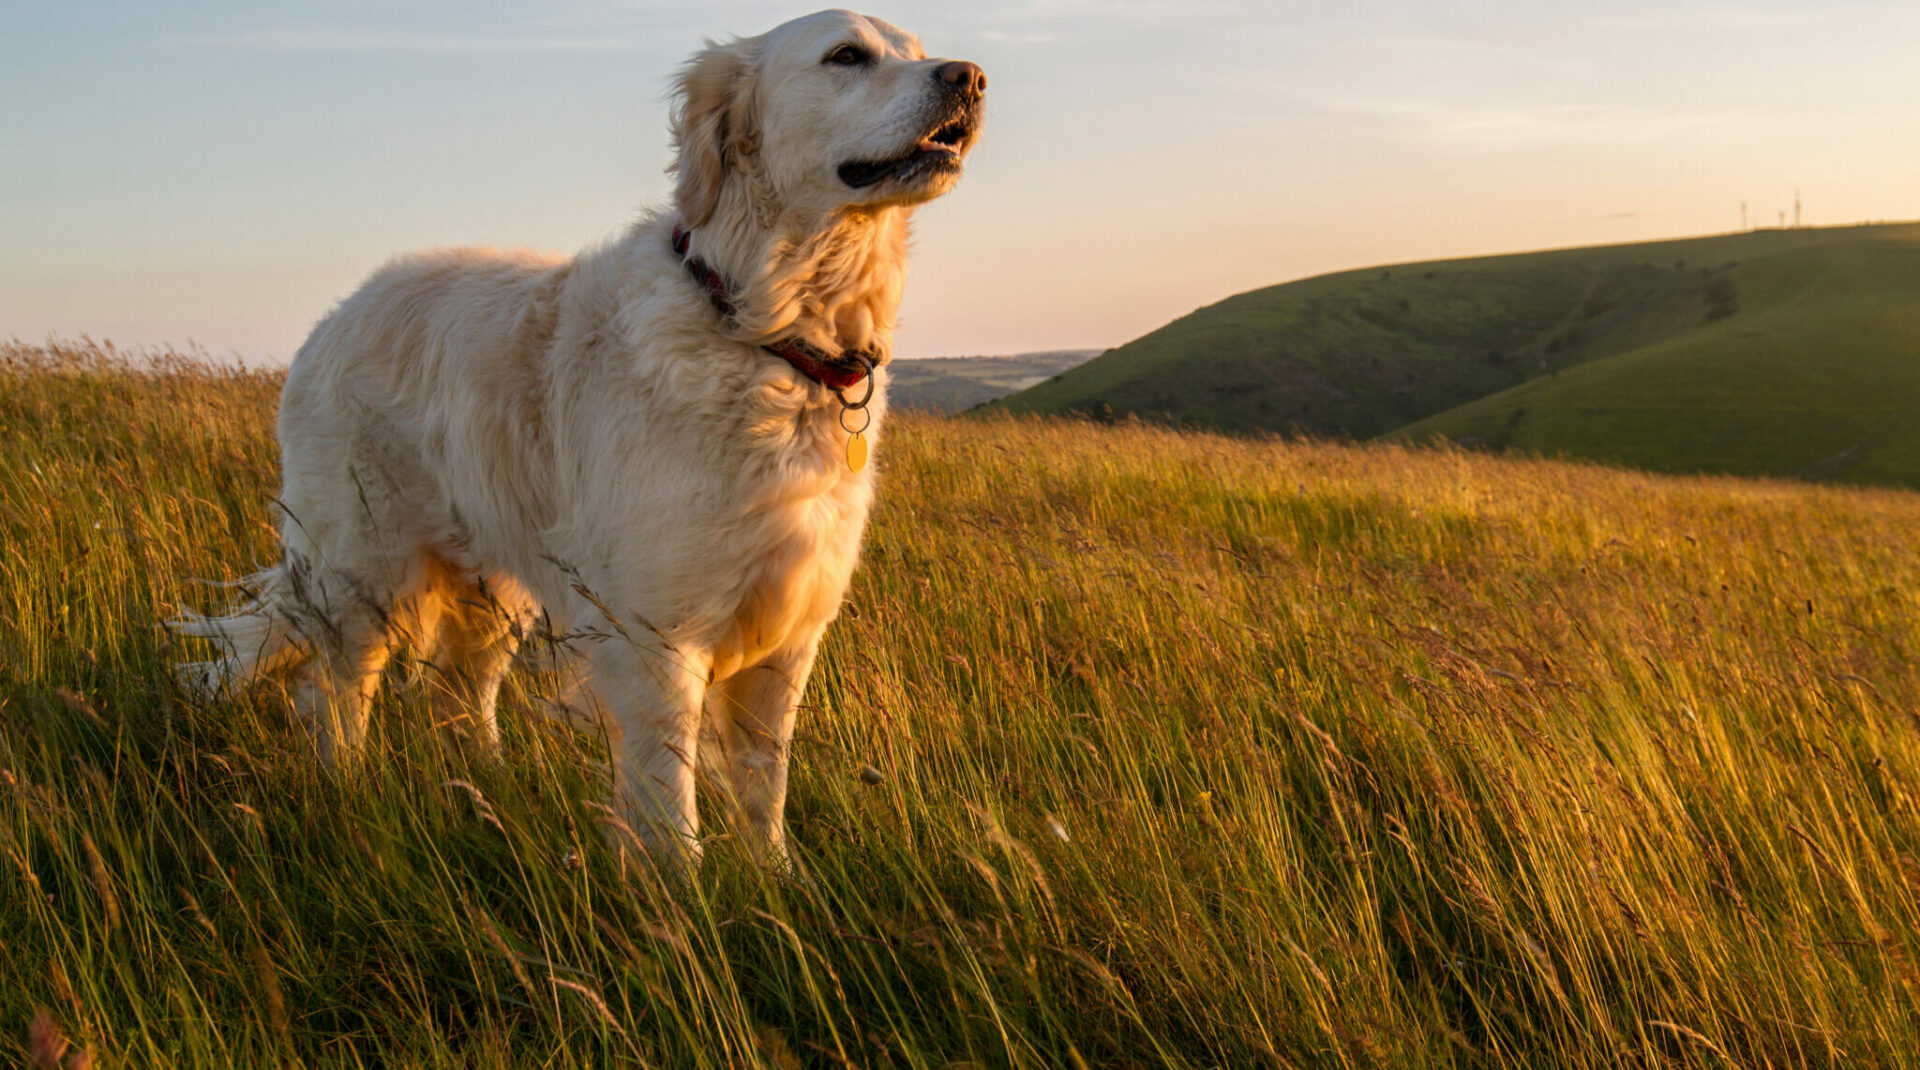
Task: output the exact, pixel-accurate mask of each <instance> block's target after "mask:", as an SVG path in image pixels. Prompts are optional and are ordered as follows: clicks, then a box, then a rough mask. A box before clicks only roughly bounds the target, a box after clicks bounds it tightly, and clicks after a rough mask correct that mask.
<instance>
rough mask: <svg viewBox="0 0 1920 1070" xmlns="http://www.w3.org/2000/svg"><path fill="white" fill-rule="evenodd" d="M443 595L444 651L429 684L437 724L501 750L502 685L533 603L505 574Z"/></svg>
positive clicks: (441, 639) (440, 648)
mask: <svg viewBox="0 0 1920 1070" xmlns="http://www.w3.org/2000/svg"><path fill="white" fill-rule="evenodd" d="M440 597H441V605H440V617H439V626H438V629H437V646H438V649H437V651H436V652H435V654H434V659H433V669H432V674H431V678H430V680H429V682H428V687H429V689H430V691H431V693H432V705H433V720H434V724H435V726H436V727H438V728H439V729H441V730H442V731H443V732H448V733H451V734H452V735H453V736H455V737H456V738H460V739H469V740H472V741H473V742H474V743H475V744H476V746H477V747H478V749H479V750H481V751H482V752H484V753H489V754H497V753H498V752H499V749H500V725H499V719H498V717H497V715H496V712H495V706H496V705H497V703H498V701H499V697H500V684H501V681H503V680H505V679H506V675H507V670H508V669H509V668H511V667H512V665H513V655H514V651H516V650H517V649H519V646H520V640H521V638H522V636H523V635H524V634H525V630H526V628H527V627H528V625H529V624H530V623H531V621H532V618H533V602H532V600H531V599H530V598H528V597H527V596H526V595H525V594H524V592H523V591H521V589H520V588H519V586H518V585H517V584H515V583H513V581H511V580H509V579H506V578H505V577H496V578H495V579H494V580H493V581H492V582H481V583H474V584H464V585H461V586H458V587H453V588H450V589H447V590H445V591H444V592H442V594H441V596H440Z"/></svg>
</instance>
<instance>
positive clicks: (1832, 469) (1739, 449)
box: [1394, 226, 1920, 486]
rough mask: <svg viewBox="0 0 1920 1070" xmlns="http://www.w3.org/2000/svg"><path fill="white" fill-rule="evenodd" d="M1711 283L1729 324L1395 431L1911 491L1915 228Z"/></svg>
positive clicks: (1741, 266) (1919, 371)
mask: <svg viewBox="0 0 1920 1070" xmlns="http://www.w3.org/2000/svg"><path fill="white" fill-rule="evenodd" d="M1815 233H1818V234H1821V235H1824V236H1827V237H1828V238H1829V240H1828V241H1825V242H1822V243H1820V244H1817V245H1809V246H1804V247H1801V248H1798V249H1792V250H1786V251H1781V252H1778V253H1775V254H1773V255H1760V256H1751V257H1749V258H1747V259H1744V260H1742V261H1741V262H1740V263H1738V264H1736V265H1734V266H1733V267H1732V268H1731V269H1730V270H1728V271H1727V272H1726V273H1725V276H1724V278H1725V282H1724V283H1723V284H1721V285H1722V287H1723V293H1724V294H1725V297H1726V299H1727V300H1728V301H1730V302H1731V303H1732V304H1733V309H1732V314H1730V315H1726V316H1723V317H1721V318H1719V319H1717V320H1713V321H1711V322H1707V323H1704V324H1702V325H1701V326H1699V327H1697V328H1696V329H1694V330H1690V331H1687V332H1685V333H1683V334H1680V335H1676V336H1674V337H1670V338H1665V339H1660V340H1657V341H1654V342H1652V343H1650V344H1645V345H1641V346H1637V347H1635V348H1633V349H1631V350H1628V351H1625V352H1622V353H1619V354H1617V355H1614V356H1611V357H1609V358H1607V359H1605V360H1596V361H1593V362H1591V363H1589V364H1586V365H1583V366H1581V367H1578V368H1573V369H1570V370H1568V371H1565V372H1563V373H1561V374H1558V375H1554V376H1549V377H1546V378H1542V379H1536V380H1533V381H1531V382H1528V383H1525V384H1523V385H1520V386H1517V387H1514V388H1512V389H1509V390H1505V391H1502V392H1500V393H1498V394H1494V395H1493V396H1491V397H1487V398H1482V399H1479V400H1477V401H1473V402H1469V403H1467V404H1465V405H1462V406H1460V407H1458V408H1455V409H1452V410H1449V411H1447V412H1444V413H1441V414H1439V415H1436V416H1433V417H1431V418H1429V419H1426V420H1423V421H1420V422H1418V423H1415V424H1413V425H1412V426H1410V427H1407V428H1404V429H1402V430H1401V431H1399V432H1397V433H1396V434H1395V436H1394V437H1396V438H1403V439H1408V440H1414V441H1418V440H1422V439H1427V438H1431V437H1435V436H1444V437H1446V438H1450V439H1454V440H1456V441H1459V442H1463V443H1468V444H1474V445H1479V446H1484V447H1491V448H1496V449H1515V450H1523V451H1528V452H1535V453H1543V454H1565V455H1568V456H1575V457H1585V458H1593V459H1597V460H1604V461H1610V462H1614V463H1618V464H1625V465H1631V466H1634V467H1637V468H1649V469H1655V470H1661V471H1713V472H1732V473H1738V474H1744V475H1782V476H1795V477H1799V478H1806V479H1826V480H1837V481H1842V482H1857V483H1883V484H1900V485H1907V486H1915V485H1920V226H1902V227H1871V228H1858V229H1853V230H1840V231H1819V232H1815Z"/></svg>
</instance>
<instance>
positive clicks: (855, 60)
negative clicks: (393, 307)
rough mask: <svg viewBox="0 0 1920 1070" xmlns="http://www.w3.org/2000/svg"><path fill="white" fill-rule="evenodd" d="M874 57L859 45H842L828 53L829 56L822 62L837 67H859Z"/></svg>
mask: <svg viewBox="0 0 1920 1070" xmlns="http://www.w3.org/2000/svg"><path fill="white" fill-rule="evenodd" d="M872 58H873V57H872V56H871V55H869V54H868V53H867V50H866V49H864V48H861V47H860V46H859V45H841V46H840V47H839V48H836V49H834V50H833V51H831V52H829V53H827V58H826V59H823V60H821V61H820V62H822V63H828V64H832V65H833V66H835V67H858V66H860V65H861V64H863V63H865V62H867V61H868V60H870V59H872Z"/></svg>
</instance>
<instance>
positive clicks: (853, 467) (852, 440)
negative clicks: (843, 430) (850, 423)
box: [847, 431, 867, 472]
mask: <svg viewBox="0 0 1920 1070" xmlns="http://www.w3.org/2000/svg"><path fill="white" fill-rule="evenodd" d="M866 466H867V436H866V435H865V434H863V433H861V432H859V431H855V432H854V433H853V434H851V435H848V436H847V469H848V470H849V471H853V472H858V471H859V470H860V469H862V468H865V467H866Z"/></svg>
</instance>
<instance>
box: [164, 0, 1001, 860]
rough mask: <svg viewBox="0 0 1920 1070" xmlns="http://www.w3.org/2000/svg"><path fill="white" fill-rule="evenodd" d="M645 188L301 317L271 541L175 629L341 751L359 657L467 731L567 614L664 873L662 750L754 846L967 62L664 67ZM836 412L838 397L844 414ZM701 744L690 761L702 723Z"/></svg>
mask: <svg viewBox="0 0 1920 1070" xmlns="http://www.w3.org/2000/svg"><path fill="white" fill-rule="evenodd" d="M676 88H677V99H676V107H675V113H674V116H673V141H674V146H675V148H676V150H677V154H678V155H677V159H676V161H675V163H674V165H673V171H674V173H675V174H676V176H677V185H676V189H675V195H674V205H673V210H671V211H664V212H659V213H656V214H653V215H650V216H648V217H647V218H645V219H643V220H642V221H641V222H639V223H638V224H636V225H635V226H634V227H633V228H632V229H631V230H629V231H628V232H627V233H626V234H625V236H623V237H622V238H621V239H619V240H618V241H616V242H614V243H612V244H610V245H608V246H605V247H603V248H598V249H593V250H590V251H588V252H586V253H583V254H581V255H580V256H578V257H575V258H573V259H571V260H561V259H550V258H544V257H539V256H534V255H530V254H525V253H500V252H495V251H491V250H475V249H462V250H450V251H439V252H432V253H425V254H421V255H417V256H411V257H405V258H402V259H400V260H397V261H395V262H394V263H392V264H389V265H388V266H387V267H385V268H383V269H381V270H380V271H379V272H378V273H376V274H375V275H374V276H373V277H372V278H371V279H370V280H368V281H367V283H366V284H365V285H364V286H362V287H361V288H360V289H359V290H358V291H357V292H355V293H354V294H353V295H352V296H350V297H348V298H347V299H346V300H345V301H343V302H342V303H341V304H340V306H339V307H338V308H336V309H335V310H334V311H333V312H332V313H331V314H330V315H328V316H327V317H326V318H325V319H324V320H322V321H321V322H320V324H319V326H317V327H316V328H315V329H314V332H313V334H312V336H311V337H310V338H308V339H307V342H306V344H305V345H303V346H302V347H301V348H300V351H299V353H298V354H297V355H296V356H295V357H294V360H293V365H292V368H291V369H290V371H289V372H288V375H287V383H286V389H285V393H284V395H283V396H282V399H281V407H280V445H281V452H282V460H283V467H284V489H283V490H282V492H281V497H280V504H281V506H282V507H283V510H284V520H283V524H282V539H283V542H284V545H285V556H284V559H283V560H282V561H281V563H280V564H278V565H277V566H275V567H273V568H271V569H268V570H266V571H264V572H261V573H259V574H257V575H255V576H253V577H251V578H250V579H249V580H248V581H246V586H247V587H248V588H249V589H250V590H251V591H252V592H253V597H252V598H251V600H250V601H248V602H247V603H246V604H245V605H243V606H241V607H239V608H238V609H237V610H236V611H234V612H233V613H231V614H230V615H227V616H223V617H202V616H197V615H191V614H189V615H187V616H186V617H185V618H184V619H182V620H179V621H175V622H174V623H173V627H174V628H175V630H176V631H178V632H180V633H182V634H186V635H194V636H201V637H204V638H208V639H212V640H215V641H216V642H217V643H218V644H219V645H220V646H221V653H222V655H223V656H222V657H221V658H220V659H219V660H216V661H211V662H199V663H194V664H191V665H186V666H182V669H181V674H182V679H183V680H185V681H186V682H188V683H189V684H190V685H193V686H194V687H196V688H197V689H199V690H200V691H201V692H203V693H206V694H218V693H221V692H222V691H224V690H226V689H228V688H231V687H233V686H235V685H237V684H240V683H243V682H245V681H249V680H253V679H255V678H258V677H259V676H261V675H263V674H269V673H276V674H287V675H289V676H290V677H291V679H292V680H293V682H294V686H295V694H296V696H297V699H298V702H299V706H300V708H301V712H302V713H303V714H304V715H305V717H306V718H307V720H308V721H309V723H310V724H311V725H312V727H313V730H314V732H315V736H316V741H317V745H318V748H319V752H320V754H321V756H322V758H323V759H325V760H326V761H328V762H330V763H332V764H336V765H343V764H347V763H350V762H351V761H352V759H353V758H354V757H355V756H356V754H357V753H358V752H359V750H360V749H361V747H362V744H363V741H364V739H365V736H366V731H367V716H368V707H369V703H370V701H371V699H372V696H373V693H374V691H375V690H376V688H377V687H378V685H379V680H380V675H381V670H382V668H383V666H384V665H385V663H386V661H387V660H388V657H389V654H390V653H391V652H392V651H393V650H394V649H395V648H396V646H398V645H400V644H402V643H415V644H418V645H420V646H421V647H423V648H424V649H425V650H428V651H431V652H432V658H433V664H434V666H435V667H436V671H435V672H433V673H432V674H431V676H432V679H433V681H434V683H433V687H434V691H435V695H434V702H435V706H436V712H437V714H438V719H440V720H443V721H448V722H456V723H459V722H464V723H466V724H469V725H471V726H472V728H473V734H475V735H477V736H478V737H480V738H481V739H482V740H484V741H486V743H488V744H489V745H494V746H497V744H498V728H497V726H496V725H495V721H494V700H495V696H496V694H497V693H498V690H499V687H500V681H501V678H502V677H503V676H504V675H505V673H506V671H507V669H508V667H509V663H510V662H511V661H512V658H513V654H514V650H515V647H516V644H517V642H518V641H519V640H520V638H521V637H522V635H523V633H524V632H525V630H526V628H527V627H528V625H529V624H530V623H531V622H533V621H534V620H536V619H537V618H538V617H539V615H540V614H542V613H544V614H546V615H547V617H548V619H549V621H550V622H551V626H552V627H553V628H554V630H555V631H557V632H566V631H569V630H571V629H581V630H582V631H583V632H588V633H592V634H593V635H594V636H595V638H594V639H593V640H592V641H590V642H587V643H584V644H582V645H584V646H587V647H590V649H589V650H588V651H587V652H586V655H585V658H584V663H583V665H582V673H583V678H584V684H585V691H586V694H587V696H588V698H589V702H588V703H587V705H588V708H589V709H590V710H591V711H593V713H594V714H595V716H596V717H597V719H598V722H599V724H601V725H602V726H603V727H604V730H605V732H606V734H607V737H608V739H609V742H610V744H611V747H612V753H613V759H614V767H615V770H616V773H615V791H616V798H617V800H618V801H619V802H620V803H621V804H622V805H623V807H624V808H625V810H626V812H627V814H628V815H629V817H631V818H633V819H635V820H634V821H633V824H634V826H635V827H636V828H637V829H638V830H639V831H640V832H641V833H642V834H643V835H644V836H645V837H647V839H648V841H649V846H651V847H654V848H658V849H662V850H656V851H655V853H656V854H659V855H662V856H663V857H665V858H667V859H668V861H669V864H682V863H690V864H697V863H698V859H699V850H698V846H697V843H698V841H697V833H698V815H697V813H696V810H695V805H694V780H695V764H696V762H701V763H702V764H708V765H711V766H713V767H715V768H718V769H723V770H724V771H725V777H724V780H725V782H726V783H727V785H728V786H729V787H730V790H731V794H732V797H733V798H734V799H735V800H736V802H737V804H738V806H739V807H740V809H741V812H742V815H743V817H744V819H745V822H746V824H747V825H748V826H749V827H750V828H752V829H753V830H754V831H755V832H756V833H757V834H758V836H759V837H760V838H761V839H762V840H763V841H764V844H763V846H764V847H765V848H767V849H768V850H770V851H771V852H772V854H773V855H774V856H775V857H776V858H778V857H780V856H782V855H784V850H785V846H784V837H785V833H784V829H783V819H782V814H783V810H784V807H785V799H786V787H787V768H788V760H789V743H790V740H791V739H792V735H793V721H794V707H795V703H796V702H797V700H798V698H799V696H800V693H801V690H802V688H803V687H804V686H805V684H806V680H807V675H808V673H809V671H810V670H811V668H812V665H813V660H814V652H815V649H816V648H817V646H818V644H819V641H820V637H821V634H822V633H823V632H824V631H825V629H826V627H827V625H828V623H829V622H831V621H832V620H833V618H834V616H835V614H836V613H837V612H838V610H839V606H840V602H841V599H842V597H843V595H844V593H845V591H846V588H847V582H848V579H849V577H850V576H851V574H852V572H853V569H854V565H855V562H856V559H857V557H858V555H859V548H860V538H861V532H862V530H863V528H864V527H865V524H866V519H867V508H868V504H869V502H870V501H871V499H872V495H873V484H872V478H873V477H872V472H871V469H869V468H867V467H866V466H865V456H866V439H867V438H871V437H874V436H875V435H876V433H877V431H878V429H879V424H880V421H881V418H882V417H883V415H884V412H885V408H886V396H885V392H884V390H882V389H881V388H880V387H878V386H877V385H876V384H875V382H874V379H875V378H877V377H876V376H873V375H872V369H873V368H874V367H876V366H879V365H884V364H885V363H886V360H887V356H888V353H889V351H890V348H891V344H892V336H893V324H894V313H895V309H896V307H897V306H898V304H899V300H900V291H901V285H902V281H903V275H904V271H905V267H906V263H905V255H906V246H907V233H908V220H909V216H910V214H911V212H912V210H913V207H914V206H915V205H918V204H920V203H922V202H925V201H927V200H930V199H932V198H934V197H938V196H940V195H941V194H943V193H946V192H947V191H948V190H950V189H952V188H953V186H954V184H955V183H956V182H957V181H958V180H959V177H960V172H961V161H962V160H963V159H964V157H965V156H966V154H967V152H968V151H969V150H970V149H971V148H972V147H973V145H974V143H975V140H976V139H977V137H978V135H979V126H980V114H981V108H982V97H983V93H984V91H985V89H986V77H985V75H984V74H982V73H981V71H980V68H978V67H976V66H974V65H973V64H971V63H965V62H959V61H948V60H939V59H928V58H926V56H925V54H924V53H923V52H922V51H921V48H920V44H919V42H918V41H917V40H915V39H914V38H913V37H912V36H911V35H909V34H907V33H904V32H902V31H900V30H898V29H896V28H894V27H893V26H890V25H888V24H887V23H885V22H882V21H880V20H878V19H874V18H868V17H864V16H861V15H856V14H852V13H849V12H844V11H826V12H821V13H819V14H815V15H809V16H806V17H804V18H800V19H796V20H794V21H793V22H789V23H787V24H785V25H783V26H781V27H779V28H778V29H775V30H773V31H771V32H769V33H767V34H764V35H762V36H760V37H754V38H746V39H741V40H735V41H733V42H731V43H728V44H722V45H714V44H710V45H709V46H708V47H707V49H706V50H705V51H703V52H701V53H699V54H698V55H696V56H695V57H694V58H693V59H692V60H690V61H689V62H688V63H687V65H686V66H685V67H684V68H683V70H682V71H681V73H680V76H679V80H678V83H677V87H676ZM863 403H864V407H863ZM703 710H704V721H705V724H706V727H707V729H708V733H707V735H708V738H709V741H710V742H709V746H716V745H717V747H718V748H719V751H720V753H719V754H717V755H716V754H713V753H711V752H709V753H707V754H704V755H703V754H700V753H699V747H700V742H701V737H702V731H701V729H702V723H703Z"/></svg>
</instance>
